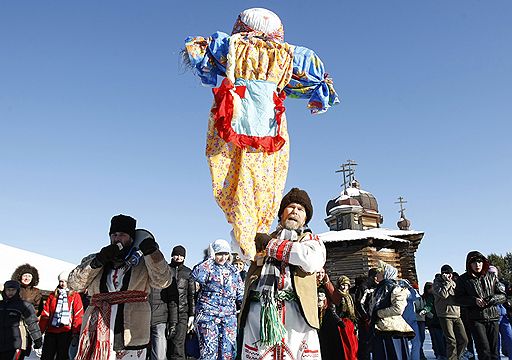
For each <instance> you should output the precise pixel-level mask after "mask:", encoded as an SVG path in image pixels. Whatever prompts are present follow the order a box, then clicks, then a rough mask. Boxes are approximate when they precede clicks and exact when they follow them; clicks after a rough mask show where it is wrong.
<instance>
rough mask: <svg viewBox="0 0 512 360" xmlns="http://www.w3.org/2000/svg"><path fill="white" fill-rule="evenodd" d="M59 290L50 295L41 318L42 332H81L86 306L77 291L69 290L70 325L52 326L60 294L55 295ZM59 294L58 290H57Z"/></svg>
mask: <svg viewBox="0 0 512 360" xmlns="http://www.w3.org/2000/svg"><path fill="white" fill-rule="evenodd" d="M56 292H57V291H55V292H53V293H51V294H50V296H48V299H47V300H46V302H45V304H44V308H43V312H42V313H41V318H40V319H39V327H40V328H41V332H49V333H54V334H58V333H63V332H68V331H72V332H73V334H79V333H80V327H81V326H82V316H83V315H84V307H83V306H82V299H81V298H80V295H79V294H78V293H77V292H76V291H69V292H68V306H69V312H70V325H67V326H61V327H54V326H52V319H53V314H54V313H55V309H56V308H57V300H58V298H59V297H58V295H55V293H56ZM57 294H58V292H57Z"/></svg>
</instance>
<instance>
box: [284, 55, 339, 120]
mask: <svg viewBox="0 0 512 360" xmlns="http://www.w3.org/2000/svg"><path fill="white" fill-rule="evenodd" d="M284 92H285V93H286V95H288V96H289V97H291V98H296V99H309V102H308V108H310V109H311V112H313V113H322V112H325V111H327V109H328V108H329V107H331V106H332V105H335V104H337V103H339V102H340V100H339V99H338V95H337V94H336V91H335V90H334V87H333V84H332V80H331V79H330V78H328V76H327V74H326V72H325V69H324V64H323V63H322V60H320V58H319V57H318V55H316V54H315V52H314V51H313V50H310V49H308V48H305V47H303V46H295V49H294V51H293V75H292V79H291V81H290V82H289V83H288V85H287V86H286V87H285V88H284Z"/></svg>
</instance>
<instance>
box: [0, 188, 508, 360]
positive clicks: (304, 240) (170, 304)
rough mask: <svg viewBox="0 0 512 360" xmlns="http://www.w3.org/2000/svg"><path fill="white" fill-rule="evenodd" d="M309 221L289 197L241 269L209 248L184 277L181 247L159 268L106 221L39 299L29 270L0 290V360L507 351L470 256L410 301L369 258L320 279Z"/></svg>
mask: <svg viewBox="0 0 512 360" xmlns="http://www.w3.org/2000/svg"><path fill="white" fill-rule="evenodd" d="M312 214H313V207H312V204H311V201H310V199H309V196H308V194H307V193H306V192H305V191H304V190H300V189H298V188H293V189H292V190H290V192H289V193H288V194H286V195H285V196H284V198H283V199H282V201H281V205H280V208H279V212H278V220H279V222H278V225H277V229H276V230H275V231H274V232H273V233H271V234H264V233H258V234H257V235H256V237H255V239H254V241H255V246H256V250H257V254H256V256H255V258H254V259H253V260H252V261H251V262H250V266H249V268H248V269H247V270H246V269H245V265H246V264H245V262H244V261H243V259H242V258H241V257H240V256H239V255H237V254H233V251H232V249H231V246H230V244H229V243H228V242H227V241H226V240H222V239H218V240H215V241H213V242H212V243H211V244H210V245H209V247H208V250H207V251H206V254H205V258H204V260H203V261H201V262H200V263H199V264H197V265H195V266H194V267H193V268H192V269H190V268H189V267H187V266H185V259H186V249H185V247H183V246H182V245H177V246H175V247H174V248H173V249H172V253H171V257H170V262H169V263H168V262H167V261H166V259H165V257H164V255H163V254H162V252H161V251H160V250H159V246H158V244H157V243H156V241H155V238H154V237H153V236H152V235H151V233H149V232H148V231H146V230H141V229H136V220H135V219H134V218H132V217H130V216H126V215H117V216H114V217H113V218H112V219H111V223H110V229H109V237H110V244H109V245H107V246H105V247H103V248H102V249H100V251H98V252H97V253H93V254H91V255H88V256H86V257H85V258H84V259H83V260H82V262H81V263H80V265H78V266H77V267H76V268H75V269H74V270H72V271H71V272H70V273H66V272H63V273H61V274H60V275H59V277H58V279H57V280H58V285H57V287H56V289H55V291H54V292H52V293H51V294H50V295H49V296H48V298H47V299H46V300H45V301H43V296H42V294H41V291H40V290H39V289H37V287H36V286H37V283H38V281H39V275H38V271H37V269H35V268H34V267H32V266H30V265H29V264H24V265H21V266H20V267H18V268H17V269H16V271H15V272H14V274H13V275H12V280H9V281H7V282H6V283H5V284H4V289H3V291H2V300H1V301H0V360H4V359H6V360H7V359H9V360H12V359H23V357H25V356H27V355H29V353H30V350H31V348H32V347H33V348H34V349H40V348H42V350H41V353H40V357H41V358H42V359H43V360H46V359H52V360H53V359H58V360H65V359H77V360H93V359H94V360H114V359H117V360H121V359H152V360H165V359H186V358H190V357H193V358H199V359H236V358H241V359H347V360H352V359H374V360H380V359H412V360H423V359H426V357H425V354H424V351H423V349H424V340H425V331H426V329H428V331H429V333H430V337H431V340H432V350H433V352H434V354H435V356H436V358H437V359H441V360H444V359H449V360H459V359H470V358H471V357H475V356H478V359H498V358H499V357H500V352H501V353H503V354H504V355H505V356H509V355H512V329H511V325H510V319H511V315H512V307H511V302H510V300H509V299H510V295H511V294H510V292H511V288H510V286H509V284H507V283H506V282H504V281H500V279H499V276H498V269H497V268H496V267H494V266H492V265H491V264H490V263H489V261H488V259H487V258H486V257H485V256H484V255H483V254H481V253H479V252H477V251H472V252H470V253H468V255H467V259H466V269H465V272H464V273H463V274H462V275H460V276H459V275H458V274H457V273H456V272H455V271H453V269H452V267H451V266H450V265H443V266H442V267H441V268H440V273H439V274H437V275H436V276H435V279H433V281H432V282H426V283H425V284H424V287H423V292H422V293H421V294H420V292H419V287H418V284H417V283H416V282H409V281H407V280H405V279H400V278H399V271H398V270H397V268H395V267H393V266H392V264H388V263H385V262H382V261H380V262H379V263H378V264H377V266H376V267H374V268H371V269H370V270H369V272H368V276H367V277H364V278H357V279H350V278H348V277H347V276H340V277H338V278H336V279H331V278H330V277H329V274H328V272H326V270H325V269H324V264H325V260H326V249H325V246H324V244H323V242H322V241H321V240H320V239H319V238H318V236H316V235H315V234H313V233H312V232H311V230H310V229H309V228H308V227H307V224H308V222H309V221H310V220H311V217H312ZM352 284H354V285H352Z"/></svg>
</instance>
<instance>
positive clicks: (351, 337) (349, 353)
mask: <svg viewBox="0 0 512 360" xmlns="http://www.w3.org/2000/svg"><path fill="white" fill-rule="evenodd" d="M342 320H343V323H344V324H345V326H344V327H340V326H338V332H339V333H340V337H341V342H342V344H343V351H344V353H345V359H346V360H357V349H358V346H359V345H358V343H357V336H356V331H355V328H354V323H353V322H352V321H351V320H350V319H347V318H342Z"/></svg>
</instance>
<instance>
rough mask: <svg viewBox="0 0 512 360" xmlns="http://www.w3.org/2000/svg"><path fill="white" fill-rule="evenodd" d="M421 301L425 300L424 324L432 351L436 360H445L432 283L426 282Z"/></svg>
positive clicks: (443, 343) (442, 336) (444, 346)
mask: <svg viewBox="0 0 512 360" xmlns="http://www.w3.org/2000/svg"><path fill="white" fill-rule="evenodd" d="M422 296H423V299H424V300H425V307H424V309H425V323H426V325H427V328H428V332H429V333H430V339H431V340H432V350H433V351H434V355H435V357H436V359H441V360H444V359H446V342H445V340H444V335H443V329H441V324H440V322H439V317H438V316H437V312H436V308H435V304H434V303H435V297H434V283H432V282H430V281H427V282H426V283H425V285H424V286H423V295H422Z"/></svg>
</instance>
